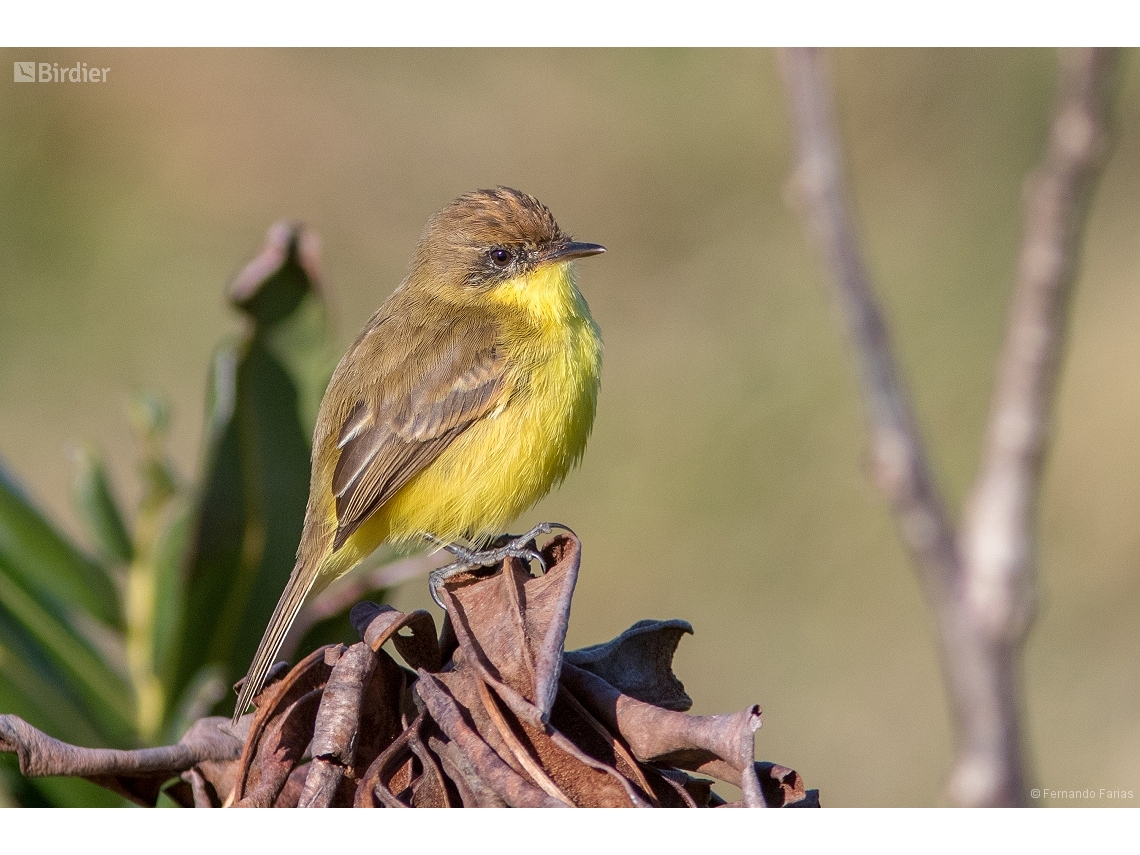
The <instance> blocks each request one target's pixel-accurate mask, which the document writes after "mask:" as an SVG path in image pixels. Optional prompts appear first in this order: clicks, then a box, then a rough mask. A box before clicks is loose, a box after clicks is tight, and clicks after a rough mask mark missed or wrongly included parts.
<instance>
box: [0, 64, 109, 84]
mask: <svg viewBox="0 0 1140 855" xmlns="http://www.w3.org/2000/svg"><path fill="white" fill-rule="evenodd" d="M110 73H111V69H109V68H95V67H94V66H92V67H91V68H88V67H87V63H85V62H77V63H75V65H65V66H63V67H62V68H61V67H60V64H59V63H58V62H13V63H12V80H13V81H14V82H15V83H106V82H107V75H109V74H110Z"/></svg>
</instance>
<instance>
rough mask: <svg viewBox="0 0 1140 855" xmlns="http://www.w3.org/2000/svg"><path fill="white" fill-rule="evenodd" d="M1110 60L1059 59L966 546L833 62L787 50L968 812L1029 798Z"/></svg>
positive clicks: (821, 214)
mask: <svg viewBox="0 0 1140 855" xmlns="http://www.w3.org/2000/svg"><path fill="white" fill-rule="evenodd" d="M1114 59H1115V57H1114V55H1113V53H1112V52H1110V51H1097V50H1088V51H1077V52H1073V53H1072V54H1069V55H1067V56H1066V58H1065V61H1064V62H1063V64H1062V79H1061V84H1060V87H1059V95H1058V100H1057V106H1056V110H1055V113H1054V118H1053V122H1052V129H1051V131H1050V136H1049V145H1048V150H1047V152H1046V155H1045V158H1044V161H1043V163H1042V165H1041V167H1040V168H1039V170H1038V172H1037V173H1036V176H1035V180H1034V182H1033V185H1032V186H1033V193H1032V195H1031V197H1030V200H1029V205H1028V207H1027V211H1026V226H1025V237H1024V240H1023V245H1022V250H1021V255H1020V262H1019V268H1018V280H1017V285H1016V288H1015V292H1014V299H1013V303H1012V306H1011V312H1010V320H1009V328H1008V332H1007V339H1006V344H1005V347H1004V350H1003V354H1002V358H1001V362H1000V364H999V365H1000V367H999V374H998V381H997V385H996V387H995V391H994V400H993V406H992V410H991V416H990V422H989V427H988V429H987V439H986V451H985V454H984V456H983V462H982V467H981V470H980V474H979V476H978V481H977V485H976V487H975V490H974V493H973V496H972V498H971V501H970V503H969V506H968V508H967V513H966V520H965V528H964V536H963V538H962V541H961V548H959V546H958V541H957V538H956V536H955V532H954V529H953V526H952V525H951V523H950V519H949V516H948V514H947V513H946V509H945V505H944V503H943V500H942V497H941V495H940V493H939V491H938V489H937V487H936V485H935V482H934V479H933V477H932V475H931V472H930V468H929V465H928V464H927V461H926V457H925V454H924V452H923V447H922V441H921V438H920V435H919V431H918V429H917V427H916V422H915V419H914V416H913V410H912V408H911V405H910V403H909V401H908V399H907V395H906V391H905V388H904V386H903V383H902V381H901V379H900V378H899V374H898V371H897V369H896V367H895V361H894V358H893V356H892V354H891V348H890V340H889V335H888V332H887V328H886V324H885V322H884V320H883V316H882V313H881V311H880V310H879V308H878V305H877V301H876V299H875V295H874V292H873V290H872V288H871V285H870V278H869V276H868V274H867V271H866V266H865V265H864V263H863V260H862V257H861V254H860V250H859V242H858V240H857V238H856V234H855V229H854V226H853V221H852V217H851V215H850V213H849V207H848V203H847V198H846V190H845V186H844V179H843V171H842V166H841V158H840V152H839V144H838V134H837V132H836V129H835V120H834V116H833V113H834V111H833V107H832V104H831V100H830V96H829V91H830V87H829V85H828V80H827V73H826V70H825V67H824V63H823V60H822V56H821V55H820V52H819V51H817V50H811V49H797V50H787V51H784V52H782V54H781V68H782V71H783V75H784V80H785V85H786V87H787V90H788V94H789V99H790V102H791V107H792V114H793V120H794V125H795V130H796V156H797V172H798V178H799V181H800V186H801V190H802V194H803V196H802V199H803V212H804V216H805V218H806V220H807V223H808V225H809V227H810V230H811V232H812V234H813V236H814V238H815V240H816V241H817V243H818V244H819V246H820V249H821V250H822V252H823V254H824V255H825V257H826V258H827V261H828V266H829V268H830V272H831V281H832V284H833V287H834V289H835V291H836V295H837V298H838V302H839V304H840V305H841V307H842V310H843V316H844V319H845V321H846V323H847V326H848V331H849V334H850V336H851V339H852V343H853V349H854V353H855V358H856V360H857V362H858V364H859V371H860V377H861V380H862V388H863V395H864V399H865V402H866V405H867V408H868V412H869V417H870V422H871V445H872V455H873V461H874V472H875V475H876V481H877V482H878V484H879V486H880V487H881V488H882V489H883V491H884V492H885V493H886V495H887V496H888V497H889V499H890V500H891V502H892V505H893V507H894V511H895V514H896V517H897V519H898V524H899V528H900V532H901V535H902V538H903V541H904V543H905V544H906V546H907V548H908V549H909V551H910V554H911V558H912V560H913V562H914V565H915V568H916V570H917V572H918V575H919V578H920V580H921V581H922V583H923V587H924V589H925V592H926V597H927V601H928V603H929V605H930V608H931V610H932V611H933V612H934V615H935V618H936V622H937V626H938V631H939V640H940V646H941V652H942V661H943V668H944V671H945V678H946V681H947V689H948V694H949V697H950V703H951V705H952V711H953V716H954V724H955V735H956V738H957V743H958V759H957V765H956V769H955V772H954V774H953V776H952V778H951V784H950V796H951V798H952V799H953V800H954V801H955V802H957V803H959V804H1024V803H1025V802H1026V782H1027V779H1028V773H1027V765H1028V763H1027V760H1026V756H1025V752H1024V750H1023V745H1022V737H1021V729H1020V721H1019V711H1020V685H1021V676H1020V662H1019V659H1020V651H1021V647H1022V645H1023V643H1024V638H1025V633H1026V631H1027V629H1028V626H1029V622H1030V620H1031V618H1032V613H1033V601H1034V591H1035V582H1034V569H1033V560H1032V556H1033V549H1032V545H1033V543H1034V527H1033V521H1034V516H1035V512H1036V505H1037V495H1038V493H1039V488H1040V480H1041V463H1042V460H1043V457H1044V452H1045V448H1046V443H1045V440H1046V437H1047V435H1048V430H1047V426H1048V421H1049V416H1050V413H1051V410H1052V399H1053V394H1054V391H1055V386H1056V374H1057V365H1058V362H1059V358H1060V353H1061V349H1062V344H1063V340H1064V326H1065V320H1066V311H1065V309H1066V306H1067V303H1068V294H1069V292H1070V290H1071V286H1072V282H1073V280H1074V278H1075V272H1076V250H1077V246H1078V244H1079V239H1080V234H1081V228H1082V226H1083V223H1084V221H1085V219H1086V215H1087V213H1088V203H1089V199H1090V197H1091V191H1092V188H1093V186H1094V185H1095V183H1096V179H1097V177H1098V176H1099V172H1100V167H1101V166H1102V165H1103V161H1104V156H1103V155H1104V152H1105V151H1106V149H1107V145H1106V140H1107V136H1108V129H1107V113H1108V102H1109V90H1110V88H1111V86H1110V84H1111V78H1112V66H1113V65H1114Z"/></svg>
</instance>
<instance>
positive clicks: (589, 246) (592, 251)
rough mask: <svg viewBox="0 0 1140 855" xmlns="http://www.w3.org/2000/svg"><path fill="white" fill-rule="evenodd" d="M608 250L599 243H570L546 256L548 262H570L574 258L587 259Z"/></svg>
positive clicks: (553, 249) (552, 250) (557, 247)
mask: <svg viewBox="0 0 1140 855" xmlns="http://www.w3.org/2000/svg"><path fill="white" fill-rule="evenodd" d="M605 251H606V248H605V247H604V246H602V245H601V244H598V243H581V242H579V241H570V242H569V243H564V244H559V245H558V246H556V247H554V248H552V249H551V250H550V253H549V254H548V255H547V256H546V259H545V260H546V261H570V260H571V259H574V258H585V257H586V256H589V255H600V254H601V253H603V252H605Z"/></svg>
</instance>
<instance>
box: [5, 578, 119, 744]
mask: <svg viewBox="0 0 1140 855" xmlns="http://www.w3.org/2000/svg"><path fill="white" fill-rule="evenodd" d="M13 575H14V574H12V573H11V567H10V564H9V562H8V561H6V560H4V559H3V558H2V557H0V619H4V623H6V624H8V629H9V632H10V633H12V632H14V631H16V630H20V631H22V632H23V633H24V634H25V635H26V639H27V640H28V641H27V643H25V645H23V646H24V650H23V653H24V655H25V656H28V655H30V654H31V652H32V651H31V649H30V648H31V646H32V645H34V646H35V647H36V648H38V650H40V651H42V653H43V656H44V658H46V659H47V660H49V661H50V662H51V663H52V665H54V666H55V668H56V669H58V670H59V671H60V672H62V673H64V674H66V676H67V685H69V686H72V687H74V688H75V689H76V690H77V691H78V693H79V694H80V695H81V696H82V698H83V700H84V701H85V703H86V704H87V705H88V707H89V708H90V709H91V710H92V711H93V712H95V713H96V714H97V715H98V716H99V719H100V721H101V722H103V723H104V724H105V725H106V726H107V729H108V730H111V731H114V732H118V733H123V732H124V731H126V730H128V728H126V727H125V725H124V723H125V722H129V721H131V720H132V718H133V709H132V704H131V690H130V687H129V686H128V685H127V683H126V682H125V681H124V680H123V679H122V678H121V677H120V676H119V675H118V674H116V673H115V672H114V671H112V670H111V669H110V668H108V667H107V665H106V664H105V663H104V662H103V660H102V658H101V657H100V656H99V655H98V654H97V653H96V652H95V651H94V650H93V649H92V648H91V647H90V646H89V645H88V643H87V641H86V639H84V638H83V637H82V636H81V635H80V634H79V633H78V632H76V631H75V630H74V629H73V628H72V627H71V626H70V625H69V624H68V623H66V622H65V621H64V620H61V619H60V618H59V617H58V616H57V615H56V614H54V613H53V612H52V611H51V610H50V609H49V608H48V607H47V606H46V605H45V604H43V603H41V602H40V601H39V600H37V599H36V598H35V597H33V596H32V595H31V594H29V593H28V592H27V591H25V590H23V589H22V588H21V587H20V585H19V584H18V583H17V581H16V580H15V579H14V578H13Z"/></svg>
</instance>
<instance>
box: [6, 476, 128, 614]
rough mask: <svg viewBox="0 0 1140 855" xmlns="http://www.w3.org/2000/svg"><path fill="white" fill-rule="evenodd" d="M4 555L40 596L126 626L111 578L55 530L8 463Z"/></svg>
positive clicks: (16, 577) (16, 574)
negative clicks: (11, 474)
mask: <svg viewBox="0 0 1140 855" xmlns="http://www.w3.org/2000/svg"><path fill="white" fill-rule="evenodd" d="M0 559H3V560H4V562H5V564H6V566H7V567H8V571H7V572H8V573H9V574H10V575H11V577H12V578H13V579H14V580H16V581H17V582H18V583H19V585H20V586H21V587H23V588H25V589H26V590H28V591H32V592H34V593H35V595H36V597H37V598H43V599H49V600H52V601H53V602H55V603H65V604H68V606H70V607H77V608H81V609H84V610H85V611H87V612H88V613H89V614H90V615H91V617H93V618H94V619H95V620H98V621H101V622H103V623H105V624H107V625H109V626H113V627H116V628H121V627H122V626H123V619H122V613H121V611H120V607H119V600H118V594H117V592H116V589H115V585H114V583H113V582H112V580H111V577H110V576H109V575H108V574H107V572H106V571H105V570H104V569H103V568H102V567H100V566H99V565H98V564H96V563H95V562H94V561H91V560H89V559H87V558H85V557H84V556H83V555H81V554H80V553H79V552H78V551H77V550H76V549H74V548H73V547H72V546H71V545H70V544H69V543H68V542H67V541H66V540H64V539H63V537H62V536H60V535H59V534H58V533H57V532H56V531H55V529H54V528H53V527H52V526H51V524H50V523H48V522H47V520H46V519H44V517H43V515H42V514H41V513H40V512H39V511H38V510H37V509H36V508H35V507H34V506H33V505H32V504H31V502H29V501H28V499H27V498H26V497H25V496H24V494H23V493H22V492H21V491H20V490H19V489H18V488H17V487H16V485H15V484H14V483H13V482H12V480H11V478H10V477H8V475H7V474H6V472H5V471H4V467H3V465H2V464H0Z"/></svg>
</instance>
